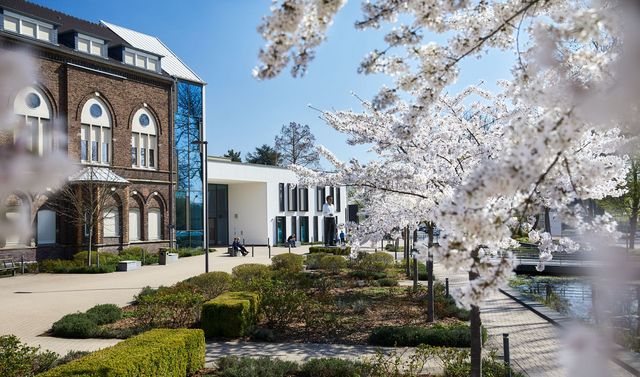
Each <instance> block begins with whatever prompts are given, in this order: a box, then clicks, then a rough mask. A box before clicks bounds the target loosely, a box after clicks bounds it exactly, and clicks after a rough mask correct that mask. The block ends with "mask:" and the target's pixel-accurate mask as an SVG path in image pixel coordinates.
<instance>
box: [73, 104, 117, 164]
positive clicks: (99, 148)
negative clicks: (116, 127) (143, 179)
mask: <svg viewBox="0 0 640 377" xmlns="http://www.w3.org/2000/svg"><path fill="white" fill-rule="evenodd" d="M92 99H93V100H94V101H95V102H92V101H91V100H92ZM90 102H92V103H91V104H89V103H90ZM96 103H97V104H98V105H99V106H100V107H101V108H102V111H103V112H104V114H106V116H107V118H108V125H103V124H99V123H100V122H92V119H84V118H83V117H82V115H81V116H80V162H81V163H83V164H89V165H101V166H111V164H112V163H113V120H112V119H113V118H112V117H111V113H110V112H109V109H108V108H107V106H106V105H105V103H104V101H102V99H101V98H100V97H98V96H96V97H91V98H90V99H88V100H87V101H86V102H85V103H84V105H83V106H82V112H84V109H85V107H86V106H89V107H91V106H93V105H94V104H96ZM101 116H102V115H101ZM87 120H88V121H87ZM94 134H95V140H94ZM84 143H86V149H87V153H86V156H83V154H84V153H83V148H84V145H83V144H84ZM105 148H106V149H105ZM105 150H106V157H107V160H106V161H104V159H103V157H105V156H104V151H105ZM83 157H85V159H83ZM94 157H97V158H95V159H94ZM89 158H90V159H89Z"/></svg>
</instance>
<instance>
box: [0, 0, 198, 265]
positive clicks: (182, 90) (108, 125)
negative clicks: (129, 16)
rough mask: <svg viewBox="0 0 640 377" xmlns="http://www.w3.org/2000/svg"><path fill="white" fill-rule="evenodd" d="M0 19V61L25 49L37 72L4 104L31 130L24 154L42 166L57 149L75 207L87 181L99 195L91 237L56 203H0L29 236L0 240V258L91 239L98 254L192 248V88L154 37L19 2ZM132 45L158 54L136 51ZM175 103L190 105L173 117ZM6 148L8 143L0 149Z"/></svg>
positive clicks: (3, 2)
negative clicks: (62, 153) (1, 54)
mask: <svg viewBox="0 0 640 377" xmlns="http://www.w3.org/2000/svg"><path fill="white" fill-rule="evenodd" d="M0 10H1V11H2V19H1V20H0V49H1V50H14V49H24V48H25V47H26V48H28V49H29V51H30V53H31V54H32V55H33V57H34V59H35V62H36V64H37V69H38V73H39V76H38V79H37V82H36V83H34V84H33V85H32V86H29V87H26V88H24V89H22V90H21V91H19V92H18V93H15V97H14V98H15V99H14V111H15V112H16V114H17V115H18V116H20V117H24V118H25V121H26V123H27V125H28V126H29V127H31V131H32V133H31V134H32V140H31V141H32V143H31V148H32V151H33V152H34V153H38V154H39V155H41V156H42V157H43V158H46V155H47V153H48V151H50V150H51V149H52V148H65V149H66V150H67V151H68V154H69V156H70V157H71V159H72V160H73V161H75V162H77V169H78V172H77V174H75V175H74V177H72V179H71V181H72V182H71V183H73V184H74V185H75V186H77V187H78V188H77V189H76V191H77V193H78V197H79V198H83V199H82V200H85V201H86V195H87V194H86V186H87V184H84V183H86V182H85V181H86V179H87V177H90V179H91V181H92V182H91V183H92V184H93V183H96V184H97V185H100V186H101V187H104V186H106V187H108V188H109V190H108V191H106V194H104V195H108V198H107V199H106V200H105V202H104V203H103V204H102V207H103V208H101V212H100V213H99V214H98V215H96V221H95V226H94V227H93V231H92V232H89V231H88V229H87V227H88V226H87V223H88V222H87V221H84V222H83V221H70V217H69V216H64V215H63V214H62V213H61V210H60V208H62V207H64V206H65V205H64V204H62V205H61V203H60V202H61V201H64V200H69V197H66V196H65V197H61V195H60V194H59V193H52V192H44V193H43V192H17V193H14V194H12V195H10V196H9V197H7V198H0V200H3V201H4V203H5V204H6V205H8V208H9V210H8V211H7V214H6V216H7V218H11V217H12V216H14V217H18V216H21V215H22V214H27V215H29V216H30V220H31V223H32V225H33V234H32V236H31V238H30V239H20V238H19V237H8V238H7V239H3V240H0V258H2V257H7V256H9V257H13V258H19V257H20V256H24V257H25V259H27V260H29V259H46V258H58V257H68V256H70V255H71V254H72V253H74V252H76V251H78V250H81V249H82V248H84V247H86V245H87V243H88V238H89V234H91V233H92V234H93V236H92V238H93V239H92V244H94V245H96V247H99V248H100V249H101V250H110V251H115V250H119V249H122V248H123V247H127V246H129V245H141V246H144V247H145V248H147V249H148V250H155V249H157V248H159V247H162V246H169V244H170V243H171V241H172V240H173V239H175V235H176V234H178V236H179V237H180V236H181V235H182V238H181V239H179V240H181V243H182V244H185V245H188V246H195V245H198V242H197V239H198V237H201V233H202V229H203V227H204V225H203V224H198V223H197V222H198V211H199V212H200V214H199V219H200V223H202V217H203V216H202V199H201V200H200V201H198V200H197V193H198V187H197V186H198V183H197V179H195V178H196V176H197V174H198V172H201V169H202V161H201V156H200V154H199V150H198V146H195V148H194V147H193V146H192V145H193V144H192V141H194V140H196V141H197V140H201V139H202V137H203V134H204V133H203V131H202V130H203V128H204V124H203V112H204V106H203V101H202V99H203V91H204V83H203V82H202V80H200V79H199V78H198V77H197V75H195V74H194V73H193V72H192V71H191V70H189V69H188V67H186V66H185V65H184V64H183V63H182V62H181V61H180V60H179V59H177V57H176V56H175V55H173V53H172V52H171V51H170V50H168V49H167V48H166V46H164V45H163V44H162V43H161V42H160V41H159V40H158V39H157V38H155V37H150V36H145V35H144V34H140V33H137V32H133V31H130V30H128V29H125V28H121V27H118V26H116V25H111V24H107V23H101V24H95V23H91V22H88V21H84V20H81V19H78V18H75V17H72V16H69V15H66V14H64V13H61V12H58V11H55V10H52V9H49V8H45V7H42V6H39V5H35V4H32V3H29V2H25V1H22V0H0ZM132 33H135V34H132ZM141 36H145V37H148V38H152V39H153V41H156V42H158V43H157V44H153V43H147V44H145V43H141V42H144V41H145V40H144V38H142V37H141ZM158 51H160V52H158ZM181 96H182V97H185V96H188V97H189V98H188V99H189V100H193V99H194V98H195V100H196V101H195V102H196V104H195V105H194V101H190V108H186V109H185V106H183V105H181V104H182V103H184V102H185V100H184V98H182V97H181ZM197 101H199V102H197ZM54 126H55V127H58V128H62V129H63V130H65V132H63V134H66V140H65V138H64V137H63V138H58V137H57V135H56V133H55V132H53V127H54ZM8 142H12V135H4V136H2V138H1V139H0V143H8ZM200 174H201V173H200ZM185 177H186V178H185ZM181 181H182V184H181V183H180V182H181ZM191 181H193V183H192V182H191ZM74 182H75V183H74ZM83 184H84V188H80V187H83ZM192 186H193V187H192ZM192 188H193V190H192ZM83 190H84V191H83ZM92 192H93V191H92ZM200 192H202V188H201V186H200ZM82 193H84V194H82ZM82 195H85V196H84V197H83V196H82ZM194 196H195V197H196V198H195V199H193V197H194ZM200 198H202V195H200ZM176 203H177V207H178V208H177V209H176ZM67 207H71V206H69V205H67ZM192 212H195V214H193V213H192ZM176 220H177V221H176ZM194 220H195V222H194ZM192 223H193V224H192ZM191 225H193V226H191ZM174 229H175V230H177V233H176V232H175V231H174ZM180 232H182V233H180Z"/></svg>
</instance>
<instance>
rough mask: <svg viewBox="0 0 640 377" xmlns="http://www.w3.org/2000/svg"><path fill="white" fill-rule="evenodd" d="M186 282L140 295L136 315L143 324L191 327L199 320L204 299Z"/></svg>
mask: <svg viewBox="0 0 640 377" xmlns="http://www.w3.org/2000/svg"><path fill="white" fill-rule="evenodd" d="M194 290H195V288H193V286H191V285H189V284H186V283H178V284H176V285H175V286H173V287H169V288H164V287H163V288H161V289H158V292H157V293H156V294H153V295H147V296H143V297H138V306H137V307H136V317H137V318H138V319H139V320H140V322H141V323H142V324H143V325H146V326H157V327H169V328H180V327H191V326H192V325H193V324H194V323H196V322H198V318H199V315H200V308H201V306H202V303H203V302H204V299H203V298H202V295H200V294H198V293H195V292H194Z"/></svg>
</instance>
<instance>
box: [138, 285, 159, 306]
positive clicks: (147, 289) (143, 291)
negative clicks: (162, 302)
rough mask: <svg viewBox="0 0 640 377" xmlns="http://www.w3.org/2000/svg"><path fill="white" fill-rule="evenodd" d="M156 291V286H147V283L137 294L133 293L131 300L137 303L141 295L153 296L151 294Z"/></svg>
mask: <svg viewBox="0 0 640 377" xmlns="http://www.w3.org/2000/svg"><path fill="white" fill-rule="evenodd" d="M161 288H162V287H161ZM156 293H158V289H156V288H151V287H150V286H148V285H147V286H146V287H143V288H142V289H141V290H140V293H138V294H137V295H135V296H134V297H133V301H134V302H135V303H136V304H137V303H138V302H140V300H141V299H142V298H143V297H146V296H153V295H155V294H156Z"/></svg>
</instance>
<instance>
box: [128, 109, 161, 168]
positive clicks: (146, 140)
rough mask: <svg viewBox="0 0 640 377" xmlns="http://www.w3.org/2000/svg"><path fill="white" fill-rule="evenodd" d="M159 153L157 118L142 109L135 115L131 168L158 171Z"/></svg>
mask: <svg viewBox="0 0 640 377" xmlns="http://www.w3.org/2000/svg"><path fill="white" fill-rule="evenodd" d="M157 151H158V141H157V127H156V122H155V118H154V117H153V116H152V115H151V113H150V112H148V111H147V110H146V109H145V108H141V109H139V110H138V111H136V113H135V114H134V115H133V124H132V125H131V166H132V167H135V168H143V169H157V168H158V160H157V157H158V153H157Z"/></svg>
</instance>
